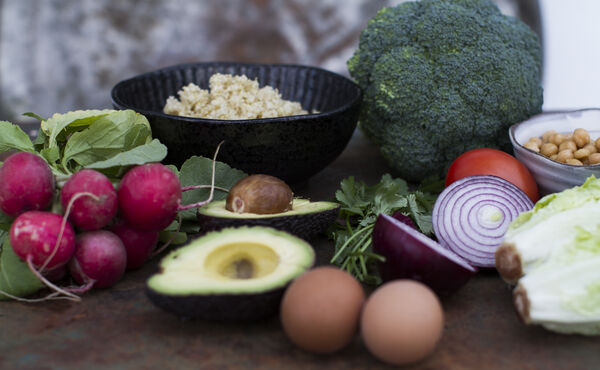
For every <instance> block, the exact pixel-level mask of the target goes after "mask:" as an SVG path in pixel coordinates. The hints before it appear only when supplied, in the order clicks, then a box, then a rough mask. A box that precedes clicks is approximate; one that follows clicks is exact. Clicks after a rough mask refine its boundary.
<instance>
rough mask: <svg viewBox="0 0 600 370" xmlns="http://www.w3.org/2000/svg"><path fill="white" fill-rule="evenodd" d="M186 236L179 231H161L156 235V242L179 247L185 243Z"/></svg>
mask: <svg viewBox="0 0 600 370" xmlns="http://www.w3.org/2000/svg"><path fill="white" fill-rule="evenodd" d="M187 239H188V236H187V234H186V233H184V232H182V231H179V232H176V231H167V230H163V231H161V232H159V233H158V241H159V242H161V243H167V242H168V241H169V240H170V241H171V244H170V245H179V244H184V243H185V242H187Z"/></svg>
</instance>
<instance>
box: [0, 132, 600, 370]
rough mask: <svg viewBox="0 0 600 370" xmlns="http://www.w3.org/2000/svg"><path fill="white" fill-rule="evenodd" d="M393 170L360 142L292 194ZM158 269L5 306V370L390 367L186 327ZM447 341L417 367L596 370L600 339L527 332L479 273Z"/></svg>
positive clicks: (261, 336)
mask: <svg viewBox="0 0 600 370" xmlns="http://www.w3.org/2000/svg"><path fill="white" fill-rule="evenodd" d="M386 171H387V167H386V165H385V164H384V163H383V161H382V159H381V158H380V156H379V154H378V152H377V151H376V150H375V149H374V148H373V147H372V146H371V145H370V144H369V143H367V142H366V141H365V139H364V138H363V137H362V135H360V134H358V133H357V134H355V136H354V137H353V139H352V141H351V143H350V145H349V146H348V148H347V149H346V151H345V152H344V153H343V154H342V156H341V157H340V158H338V159H337V160H336V161H335V162H334V163H332V164H331V165H330V166H329V167H328V168H326V169H325V170H324V171H322V172H321V173H319V174H317V175H316V176H314V177H313V178H311V179H310V180H309V181H307V182H306V183H304V184H301V185H297V186H295V189H294V190H295V191H296V193H297V194H300V195H304V196H310V197H311V198H313V199H327V198H331V197H332V196H333V194H334V191H335V190H336V189H337V187H338V185H339V181H340V180H341V179H343V178H345V177H347V176H349V175H354V176H355V177H356V178H357V179H358V180H364V181H367V182H369V183H374V182H376V181H378V179H379V177H380V176H381V175H382V174H383V173H385V172H386ZM313 245H314V247H315V249H316V250H317V255H318V261H319V263H321V264H322V263H325V262H326V261H327V259H328V258H329V257H330V256H331V248H332V245H331V243H330V242H329V241H327V240H326V239H320V240H316V241H314V242H313ZM155 269H156V261H152V262H151V263H148V264H147V265H146V266H144V267H143V268H142V269H141V270H138V271H133V272H129V273H127V275H126V276H125V278H124V280H122V281H121V282H120V283H118V284H117V285H116V286H114V287H113V288H111V289H108V290H98V291H93V292H90V293H87V294H85V295H84V296H83V300H82V302H80V303H71V302H66V301H52V302H45V303H41V304H24V303H19V302H0V328H1V329H0V368H2V369H17V368H19V369H46V368H48V369H49V368H61V369H82V368H86V369H96V368H119V369H154V368H168V369H188V368H204V369H250V368H260V369H321V368H328V369H373V368H387V365H385V364H383V363H381V362H380V361H378V360H377V359H375V358H374V357H373V356H371V355H370V354H369V353H368V352H367V350H366V348H365V347H364V345H363V344H362V343H361V340H360V337H359V336H358V335H357V336H356V338H355V340H354V342H353V343H352V344H351V345H350V346H349V347H347V348H346V349H344V350H343V351H341V352H339V353H336V354H334V355H329V356H317V355H312V354H309V353H306V352H303V351H302V350H299V349H297V348H296V347H294V346H293V345H292V344H291V343H290V342H289V341H288V340H287V339H286V337H285V335H284V333H283V332H282V330H281V326H280V324H279V321H278V319H277V318H273V319H270V320H267V321H263V322H256V323H248V324H223V323H213V322H203V321H189V320H181V319H179V318H177V317H174V316H172V315H170V314H168V313H165V312H163V311H161V310H159V309H158V308H156V307H155V306H153V305H152V304H151V303H150V302H149V300H148V299H147V298H146V295H145V293H144V289H143V288H144V282H145V280H146V279H147V278H148V276H150V275H151V274H152V273H153V272H154V271H155ZM442 303H443V306H444V311H445V315H446V322H445V329H444V334H443V337H442V340H441V342H440V344H439V346H438V348H437V349H436V351H435V352H434V353H433V355H432V356H430V357H429V358H427V359H426V360H425V361H423V362H421V363H418V364H415V365H414V366H412V367H410V368H427V369H593V368H597V367H598V359H599V358H600V355H599V352H598V349H599V348H600V338H599V337H584V336H567V335H559V334H554V333H551V332H548V331H545V330H544V329H541V328H539V327H527V326H525V325H523V324H522V323H521V322H520V321H519V320H518V318H517V315H516V314H515V312H514V310H513V307H512V302H511V291H510V289H509V288H508V286H507V285H506V284H505V283H504V282H503V281H501V279H500V278H499V277H498V275H497V274H496V273H495V272H491V271H488V272H480V273H479V274H478V275H477V276H476V277H475V278H474V279H472V280H471V281H470V282H469V283H468V284H467V285H466V286H465V287H463V288H462V289H461V290H460V291H458V292H457V293H456V294H455V295H453V296H451V297H448V298H444V299H442Z"/></svg>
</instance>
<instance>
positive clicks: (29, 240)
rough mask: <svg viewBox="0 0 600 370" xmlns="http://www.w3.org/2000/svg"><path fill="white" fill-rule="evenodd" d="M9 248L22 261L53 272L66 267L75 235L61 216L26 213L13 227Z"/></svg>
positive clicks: (44, 213)
mask: <svg viewBox="0 0 600 370" xmlns="http://www.w3.org/2000/svg"><path fill="white" fill-rule="evenodd" d="M63 225H64V226H63ZM61 227H62V233H61ZM59 240H60V242H58V241H59ZM10 244H11V245H12V247H13V250H14V251H15V254H16V255H17V256H19V257H20V258H21V259H23V260H25V261H27V260H28V259H30V260H31V263H32V265H33V266H35V267H42V268H47V269H48V270H52V269H54V268H57V267H60V266H62V265H65V264H66V263H67V262H68V261H69V260H70V259H71V257H72V256H73V253H74V252H75V231H74V230H73V227H72V226H71V225H70V224H69V223H68V222H66V221H65V220H64V218H63V216H61V215H58V214H56V213H50V212H43V211H28V212H25V213H23V214H21V215H20V216H19V217H17V218H16V219H15V220H14V222H13V223H12V225H11V227H10Z"/></svg>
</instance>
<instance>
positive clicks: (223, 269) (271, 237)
mask: <svg viewBox="0 0 600 370" xmlns="http://www.w3.org/2000/svg"><path fill="white" fill-rule="evenodd" d="M314 262H315V253H314V250H313V248H312V247H311V245H310V244H308V243H307V242H306V241H304V240H302V239H300V238H298V237H296V236H294V235H291V234H289V233H287V232H284V231H280V230H276V229H273V228H267V227H261V226H252V227H239V228H227V229H223V230H220V231H213V232H209V233H207V234H205V235H203V236H201V237H199V238H197V239H195V240H193V241H191V242H190V243H189V244H187V245H185V246H183V247H181V248H179V249H176V250H174V251H172V252H171V253H169V254H168V255H167V256H165V257H164V258H163V259H162V260H161V262H160V265H159V269H160V271H159V272H158V273H156V274H155V275H153V276H151V277H150V279H148V282H147V284H146V293H147V295H148V297H149V298H150V300H151V301H152V302H153V303H154V304H155V305H157V306H158V307H160V308H162V309H164V310H166V311H168V312H171V313H173V314H176V315H178V316H181V317H186V318H197V319H204V320H219V321H249V320H259V319H263V318H267V317H270V316H273V315H275V314H276V313H277V312H278V310H279V304H280V301H281V298H282V295H283V292H284V290H285V288H286V287H287V285H288V284H289V283H290V282H291V281H292V280H293V279H294V278H296V277H297V276H299V275H300V274H302V273H303V272H305V271H306V270H308V269H309V268H310V267H312V266H313V264H314Z"/></svg>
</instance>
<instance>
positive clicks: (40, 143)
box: [33, 130, 58, 152]
mask: <svg viewBox="0 0 600 370" xmlns="http://www.w3.org/2000/svg"><path fill="white" fill-rule="evenodd" d="M48 140H49V138H48V135H46V134H45V133H44V131H42V130H38V134H37V136H36V138H35V140H33V147H34V149H35V150H36V151H38V152H41V151H42V150H43V149H45V148H47V147H48ZM57 149H58V148H57Z"/></svg>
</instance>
